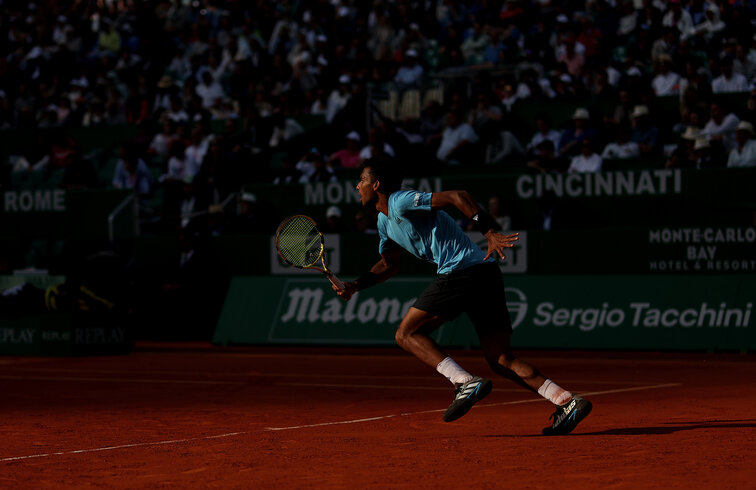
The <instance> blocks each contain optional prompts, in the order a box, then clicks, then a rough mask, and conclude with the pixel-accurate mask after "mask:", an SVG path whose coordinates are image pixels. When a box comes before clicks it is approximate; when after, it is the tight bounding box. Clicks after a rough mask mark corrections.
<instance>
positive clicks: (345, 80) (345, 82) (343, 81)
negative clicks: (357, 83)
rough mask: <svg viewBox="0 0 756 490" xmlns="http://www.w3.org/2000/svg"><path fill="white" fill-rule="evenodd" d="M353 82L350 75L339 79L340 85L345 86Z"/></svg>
mask: <svg viewBox="0 0 756 490" xmlns="http://www.w3.org/2000/svg"><path fill="white" fill-rule="evenodd" d="M351 81H352V79H351V78H349V75H341V76H340V77H339V83H344V84H347V83H349V82H351Z"/></svg>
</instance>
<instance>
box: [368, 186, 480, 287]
mask: <svg viewBox="0 0 756 490" xmlns="http://www.w3.org/2000/svg"><path fill="white" fill-rule="evenodd" d="M431 196H432V194H431V193H429V192H418V191H398V192H394V193H393V194H391V195H390V196H389V200H388V211H389V214H388V216H386V215H385V214H383V213H378V235H379V236H380V238H381V241H380V244H379V246H378V251H379V252H380V253H384V252H387V251H390V250H392V249H395V248H397V246H400V247H402V248H403V249H405V250H407V251H408V252H410V253H411V254H412V255H414V256H415V257H418V258H420V259H422V260H426V261H428V262H432V263H434V264H436V265H437V266H438V271H437V273H438V274H448V273H449V272H452V271H455V270H461V269H465V268H467V267H470V266H473V265H477V264H481V263H483V258H484V257H485V256H486V255H485V253H483V251H482V250H481V249H480V247H478V246H477V245H475V243H473V241H472V240H470V238H469V237H468V236H467V235H466V234H465V232H464V231H462V229H461V228H460V227H459V225H457V223H456V222H455V221H454V219H452V217H451V216H449V215H448V214H446V213H445V212H444V211H431ZM488 261H489V262H493V261H494V259H492V258H489V259H488Z"/></svg>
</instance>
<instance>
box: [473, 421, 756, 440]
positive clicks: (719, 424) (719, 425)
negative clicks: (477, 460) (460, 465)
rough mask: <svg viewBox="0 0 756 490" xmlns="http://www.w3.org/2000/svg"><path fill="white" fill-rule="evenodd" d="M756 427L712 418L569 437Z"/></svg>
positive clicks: (637, 434) (750, 422) (498, 435)
mask: <svg viewBox="0 0 756 490" xmlns="http://www.w3.org/2000/svg"><path fill="white" fill-rule="evenodd" d="M753 428H756V419H746V420H712V421H703V422H668V423H666V424H664V426H662V427H622V428H616V429H608V430H602V431H598V432H573V433H572V434H569V435H568V437H579V436H647V435H664V434H674V433H675V432H680V431H683V430H696V429H753ZM484 437H512V438H518V437H544V436H542V435H541V434H528V435H507V434H497V435H487V436H484Z"/></svg>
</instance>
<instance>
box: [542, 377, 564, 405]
mask: <svg viewBox="0 0 756 490" xmlns="http://www.w3.org/2000/svg"><path fill="white" fill-rule="evenodd" d="M538 394H539V395H541V396H542V397H544V398H545V399H547V400H549V401H550V402H551V403H553V404H554V405H564V404H565V403H567V402H568V401H570V398H572V393H570V392H569V391H567V390H565V389H564V388H560V387H559V385H558V384H556V383H554V382H553V381H551V380H550V379H547V380H546V381H544V382H543V384H542V385H541V387H540V388H538Z"/></svg>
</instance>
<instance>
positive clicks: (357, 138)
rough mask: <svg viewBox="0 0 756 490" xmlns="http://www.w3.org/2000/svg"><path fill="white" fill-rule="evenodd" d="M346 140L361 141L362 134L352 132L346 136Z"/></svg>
mask: <svg viewBox="0 0 756 490" xmlns="http://www.w3.org/2000/svg"><path fill="white" fill-rule="evenodd" d="M346 139H348V140H352V141H360V133H358V132H357V131H351V132H350V133H349V134H347V135H346Z"/></svg>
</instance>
